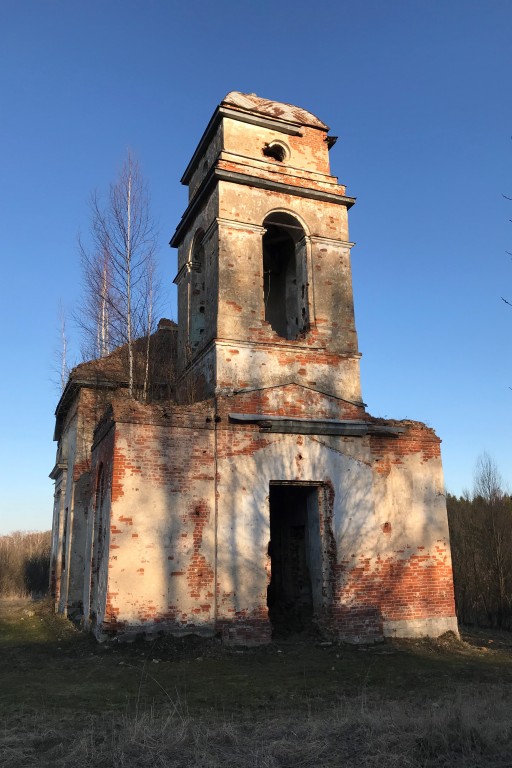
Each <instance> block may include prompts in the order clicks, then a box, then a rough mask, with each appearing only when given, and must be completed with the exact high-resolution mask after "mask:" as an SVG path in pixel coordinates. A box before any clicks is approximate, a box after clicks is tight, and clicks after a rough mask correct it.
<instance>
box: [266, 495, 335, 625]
mask: <svg viewBox="0 0 512 768" xmlns="http://www.w3.org/2000/svg"><path fill="white" fill-rule="evenodd" d="M318 489H319V487H318V485H311V484H309V483H308V484H306V483H304V484H299V483H297V484H291V483H271V485H270V496H269V500H270V543H269V555H270V565H271V579H270V584H269V586H268V590H267V607H268V612H269V618H270V622H271V624H272V633H273V636H274V637H283V636H286V635H289V634H294V633H297V632H311V631H313V629H314V625H313V617H314V614H315V610H318V608H319V607H320V606H319V604H318V601H319V596H321V582H322V560H321V547H320V526H319V517H318Z"/></svg>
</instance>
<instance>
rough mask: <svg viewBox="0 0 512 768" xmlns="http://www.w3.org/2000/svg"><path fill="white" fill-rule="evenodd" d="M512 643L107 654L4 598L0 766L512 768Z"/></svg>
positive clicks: (144, 647) (202, 645) (160, 648)
mask: <svg viewBox="0 0 512 768" xmlns="http://www.w3.org/2000/svg"><path fill="white" fill-rule="evenodd" d="M511 712H512V636H510V635H508V634H507V633H500V634H492V635H490V634H488V633H487V634H485V635H484V634H483V633H482V631H480V632H479V633H478V634H476V635H474V634H469V635H467V636H466V639H465V640H464V641H462V642H461V641H459V640H457V639H455V638H454V636H452V637H451V638H450V637H446V638H443V639H442V640H440V641H415V642H404V641H402V642H400V643H398V642H397V643H393V644H385V645H381V646H368V647H366V648H359V649H354V648H352V647H347V646H343V645H336V644H333V645H330V646H320V645H318V644H315V643H314V642H309V641H308V642H298V641H297V642H290V643H288V644H272V646H270V647H267V648H261V649H252V650H241V649H226V648H223V647H222V646H221V645H220V644H218V643H216V642H215V641H213V640H212V641H209V642H204V641H201V640H199V639H194V638H189V639H183V640H180V641H176V640H172V639H171V638H162V639H160V640H157V641H154V642H145V641H143V640H140V641H137V642H135V643H133V644H130V645H119V644H113V645H110V644H109V645H98V644H97V643H95V642H94V640H93V639H92V638H91V637H90V636H87V635H83V634H81V633H79V632H78V631H77V630H76V629H75V628H74V627H73V626H72V624H71V623H70V622H67V621H66V620H64V619H62V617H58V616H55V615H53V614H52V612H51V609H50V605H49V603H47V602H44V601H39V602H30V601H21V600H20V601H12V600H11V601H4V602H3V603H2V601H0V715H1V717H2V727H1V728H0V765H1V766H2V768H31V767H32V766H34V767H36V766H37V768H39V767H40V766H41V767H42V768H44V767H45V766H52V768H68V767H70V768H88V767H89V766H91V767H92V766H97V765H101V766H104V767H105V768H110V767H112V768H149V767H150V766H151V768H159V767H160V768H164V766H165V768H181V766H183V767H184V766H187V767H189V766H191V767H192V768H218V767H219V768H220V766H222V767H223V768H225V767H226V766H227V767H228V768H229V767H230V766H236V767H237V768H286V767H289V768H309V767H310V766H311V767H313V766H315V768H316V767H317V766H318V767H319V768H331V767H332V768H334V766H336V767H338V766H339V767H341V766H343V768H356V766H357V768H365V767H367V768H369V767H370V766H371V767H372V768H373V767H375V768H377V767H378V768H406V767H408V768H411V767H412V766H415V767H418V768H444V767H447V766H450V767H451V768H480V767H481V768H484V766H485V768H497V767H498V766H500V768H501V767H502V766H505V768H506V767H507V766H511V765H512V724H511V719H510V714H511Z"/></svg>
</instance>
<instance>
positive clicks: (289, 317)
mask: <svg viewBox="0 0 512 768" xmlns="http://www.w3.org/2000/svg"><path fill="white" fill-rule="evenodd" d="M263 226H264V228H265V230H266V231H265V234H264V235H263V300H264V305H265V320H266V322H267V323H270V326H271V328H272V330H273V331H274V332H275V333H276V334H277V335H278V336H281V337H282V338H284V339H289V340H293V339H296V338H297V337H298V336H300V335H301V334H303V333H305V332H306V331H307V328H308V296H307V287H308V283H307V250H306V233H305V232H304V229H303V227H302V226H301V225H300V223H299V222H298V221H297V219H296V218H294V217H293V216H291V215H290V214H288V213H280V212H276V213H271V214H269V216H267V217H266V219H265V220H264V222H263Z"/></svg>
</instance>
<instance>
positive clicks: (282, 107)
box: [221, 91, 329, 131]
mask: <svg viewBox="0 0 512 768" xmlns="http://www.w3.org/2000/svg"><path fill="white" fill-rule="evenodd" d="M221 106H229V107H236V108H237V109H241V110H244V111H245V112H257V113H258V114H260V115H267V116H268V117H272V118H274V119H278V120H286V121H289V122H290V121H291V122H294V123H299V124H300V125H309V126H312V127H313V128H321V129H322V130H324V131H328V130H329V128H328V126H327V125H326V124H325V123H323V122H322V121H321V120H319V119H318V117H316V116H315V115H313V114H312V113H311V112H308V111H307V110H306V109H302V108H301V107H296V106H294V105H293V104H285V103H282V102H280V101H271V100H270V99H262V98H261V97H260V96H256V94H255V93H240V92H239V91H231V93H228V95H227V96H226V97H225V98H224V99H223V100H222V102H221Z"/></svg>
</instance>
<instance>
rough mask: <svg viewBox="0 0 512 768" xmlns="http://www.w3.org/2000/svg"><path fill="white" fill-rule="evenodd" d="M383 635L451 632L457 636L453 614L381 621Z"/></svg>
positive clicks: (404, 635) (424, 635) (412, 635)
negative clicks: (428, 617) (429, 617)
mask: <svg viewBox="0 0 512 768" xmlns="http://www.w3.org/2000/svg"><path fill="white" fill-rule="evenodd" d="M383 631H384V637H402V638H411V637H439V636H440V635H444V633H445V632H453V633H454V634H455V635H457V637H459V628H458V626H457V619H456V617H455V616H437V617H435V618H431V619H402V620H400V621H384V622H383Z"/></svg>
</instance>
